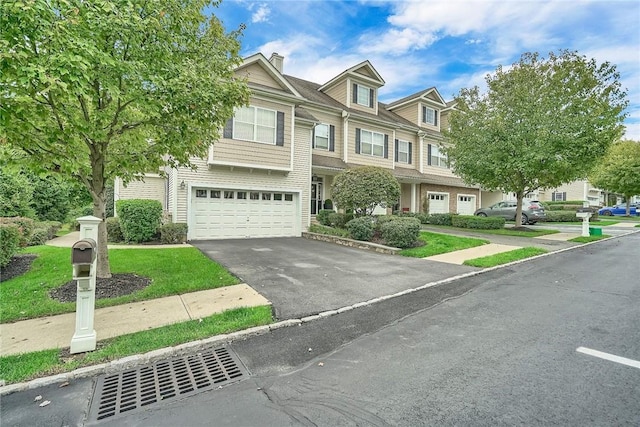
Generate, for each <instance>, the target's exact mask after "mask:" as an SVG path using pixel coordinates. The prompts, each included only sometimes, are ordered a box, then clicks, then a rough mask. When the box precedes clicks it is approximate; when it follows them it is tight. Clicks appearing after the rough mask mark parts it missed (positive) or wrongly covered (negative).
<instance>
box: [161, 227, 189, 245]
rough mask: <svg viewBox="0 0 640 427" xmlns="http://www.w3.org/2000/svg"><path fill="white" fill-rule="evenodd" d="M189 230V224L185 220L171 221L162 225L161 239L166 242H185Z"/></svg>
mask: <svg viewBox="0 0 640 427" xmlns="http://www.w3.org/2000/svg"><path fill="white" fill-rule="evenodd" d="M188 230H189V226H188V225H187V224H186V223H184V222H169V223H167V224H164V225H162V226H160V241H161V242H162V243H166V244H175V243H184V242H186V241H187V231H188Z"/></svg>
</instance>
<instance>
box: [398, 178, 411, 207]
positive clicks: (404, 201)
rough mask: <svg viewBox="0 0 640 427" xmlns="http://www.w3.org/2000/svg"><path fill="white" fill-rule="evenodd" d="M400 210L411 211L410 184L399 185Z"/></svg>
mask: <svg viewBox="0 0 640 427" xmlns="http://www.w3.org/2000/svg"><path fill="white" fill-rule="evenodd" d="M400 190H401V191H400V210H401V211H410V210H411V184H401V185H400Z"/></svg>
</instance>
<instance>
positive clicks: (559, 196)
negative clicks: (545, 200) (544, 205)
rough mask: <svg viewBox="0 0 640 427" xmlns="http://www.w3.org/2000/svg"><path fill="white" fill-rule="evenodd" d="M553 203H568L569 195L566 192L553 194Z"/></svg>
mask: <svg viewBox="0 0 640 427" xmlns="http://www.w3.org/2000/svg"><path fill="white" fill-rule="evenodd" d="M551 201H552V202H566V201H567V193H566V191H554V192H553V193H551Z"/></svg>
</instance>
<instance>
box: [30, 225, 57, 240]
mask: <svg viewBox="0 0 640 427" xmlns="http://www.w3.org/2000/svg"><path fill="white" fill-rule="evenodd" d="M36 227H41V228H46V229H47V240H51V239H53V238H54V237H56V233H57V232H58V230H60V228H61V227H62V223H61V222H60V221H41V222H39V223H37V224H36Z"/></svg>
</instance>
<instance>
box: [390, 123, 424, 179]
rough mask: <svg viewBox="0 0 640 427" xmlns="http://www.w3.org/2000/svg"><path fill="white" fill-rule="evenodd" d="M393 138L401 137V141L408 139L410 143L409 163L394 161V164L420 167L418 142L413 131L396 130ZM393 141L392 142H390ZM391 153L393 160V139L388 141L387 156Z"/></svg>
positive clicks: (414, 167) (403, 166) (416, 168)
mask: <svg viewBox="0 0 640 427" xmlns="http://www.w3.org/2000/svg"><path fill="white" fill-rule="evenodd" d="M395 139H401V140H403V141H409V142H410V143H411V163H410V164H407V163H400V162H396V165H397V166H399V167H402V168H408V169H415V170H419V169H420V167H419V165H420V142H419V139H418V137H417V136H416V134H415V133H411V132H406V131H397V132H396V137H395ZM391 142H393V144H392V143H391ZM392 154H393V160H394V161H395V141H390V142H389V156H391V155H392Z"/></svg>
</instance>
